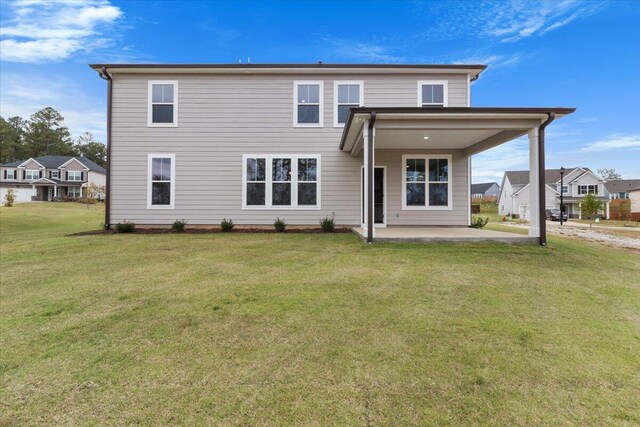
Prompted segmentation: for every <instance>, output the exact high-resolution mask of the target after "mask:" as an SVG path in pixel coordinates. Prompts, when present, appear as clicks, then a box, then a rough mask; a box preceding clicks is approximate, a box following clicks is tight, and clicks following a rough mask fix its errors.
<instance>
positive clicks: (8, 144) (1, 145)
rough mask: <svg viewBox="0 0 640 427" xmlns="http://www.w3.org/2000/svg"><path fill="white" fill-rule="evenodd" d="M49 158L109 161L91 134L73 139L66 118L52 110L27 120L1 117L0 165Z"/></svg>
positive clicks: (97, 161) (103, 146)
mask: <svg viewBox="0 0 640 427" xmlns="http://www.w3.org/2000/svg"><path fill="white" fill-rule="evenodd" d="M46 155H59V156H84V157H86V158H87V159H89V160H92V161H94V162H95V163H97V164H99V165H100V166H105V164H106V162H107V148H106V146H105V145H104V144H102V143H100V142H98V141H96V140H95V139H94V137H93V135H92V134H91V132H85V133H83V134H82V135H80V137H78V138H77V139H75V140H74V139H73V138H72V137H71V133H70V132H69V128H67V127H66V126H65V125H64V117H62V115H61V114H60V113H59V112H58V111H56V110H55V109H54V108H52V107H46V108H43V109H42V110H40V111H38V112H36V113H35V114H32V115H31V117H30V118H29V119H28V120H25V119H23V118H22V117H19V116H15V117H9V118H7V119H5V118H4V117H0V163H8V162H13V161H15V160H25V159H28V158H30V157H39V156H46Z"/></svg>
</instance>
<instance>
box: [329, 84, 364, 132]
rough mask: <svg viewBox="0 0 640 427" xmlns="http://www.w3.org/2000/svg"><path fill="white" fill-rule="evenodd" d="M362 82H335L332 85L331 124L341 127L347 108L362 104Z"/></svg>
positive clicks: (345, 118)
mask: <svg viewBox="0 0 640 427" xmlns="http://www.w3.org/2000/svg"><path fill="white" fill-rule="evenodd" d="M363 88H364V83H363V82H361V81H357V82H338V81H337V82H335V83H334V85H333V104H334V107H333V126H335V127H341V126H344V124H345V123H346V121H347V115H348V114H349V108H352V107H360V106H362V105H364V99H363V98H364V94H363V92H364V90H363Z"/></svg>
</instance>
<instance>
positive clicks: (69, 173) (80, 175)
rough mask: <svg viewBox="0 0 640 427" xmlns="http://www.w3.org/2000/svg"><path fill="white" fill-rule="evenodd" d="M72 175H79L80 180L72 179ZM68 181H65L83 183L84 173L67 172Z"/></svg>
mask: <svg viewBox="0 0 640 427" xmlns="http://www.w3.org/2000/svg"><path fill="white" fill-rule="evenodd" d="M71 174H74V175H75V174H78V177H79V178H80V179H71ZM66 178H67V179H66V180H65V181H70V182H82V171H67V177H66Z"/></svg>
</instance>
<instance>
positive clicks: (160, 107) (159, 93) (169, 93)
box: [147, 80, 178, 127]
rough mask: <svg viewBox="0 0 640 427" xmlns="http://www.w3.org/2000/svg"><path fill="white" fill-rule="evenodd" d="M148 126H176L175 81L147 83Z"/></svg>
mask: <svg viewBox="0 0 640 427" xmlns="http://www.w3.org/2000/svg"><path fill="white" fill-rule="evenodd" d="M148 108H149V111H148V123H147V124H148V125H149V126H156V127H163V126H164V127H175V126H178V82H177V81H175V80H152V81H149V107H148Z"/></svg>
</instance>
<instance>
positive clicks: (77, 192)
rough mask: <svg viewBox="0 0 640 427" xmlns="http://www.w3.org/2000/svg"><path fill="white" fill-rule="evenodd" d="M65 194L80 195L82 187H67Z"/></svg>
mask: <svg viewBox="0 0 640 427" xmlns="http://www.w3.org/2000/svg"><path fill="white" fill-rule="evenodd" d="M67 196H69V197H82V189H81V188H80V187H67Z"/></svg>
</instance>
